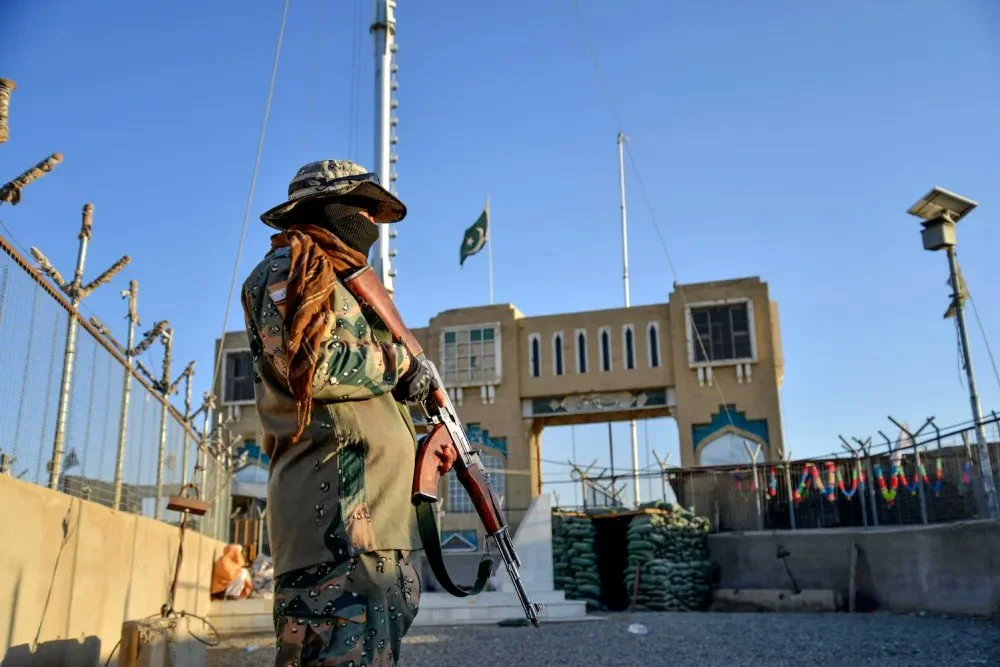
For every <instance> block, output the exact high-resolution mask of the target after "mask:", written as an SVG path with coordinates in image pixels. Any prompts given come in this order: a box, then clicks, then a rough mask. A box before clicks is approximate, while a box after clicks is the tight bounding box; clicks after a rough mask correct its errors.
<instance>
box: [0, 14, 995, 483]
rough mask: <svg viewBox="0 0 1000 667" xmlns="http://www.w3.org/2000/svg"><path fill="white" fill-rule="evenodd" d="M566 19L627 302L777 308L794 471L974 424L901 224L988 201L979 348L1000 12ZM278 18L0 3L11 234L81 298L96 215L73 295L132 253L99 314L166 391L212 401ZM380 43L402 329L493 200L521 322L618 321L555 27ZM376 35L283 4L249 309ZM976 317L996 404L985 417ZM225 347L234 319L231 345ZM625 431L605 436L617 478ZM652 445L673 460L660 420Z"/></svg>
mask: <svg viewBox="0 0 1000 667" xmlns="http://www.w3.org/2000/svg"><path fill="white" fill-rule="evenodd" d="M418 6H419V11H418V10H417V8H418ZM580 7H581V11H582V13H583V15H584V17H585V20H586V22H587V25H588V27H589V30H590V34H591V36H592V39H593V41H594V43H595V45H596V49H597V51H598V54H599V58H600V60H601V64H602V67H603V69H604V72H605V75H606V77H607V78H608V81H609V86H610V90H611V94H612V96H613V97H614V99H615V103H616V105H617V107H618V109H619V112H620V115H621V117H622V122H623V124H624V126H625V127H624V129H625V132H626V133H627V134H628V135H629V136H630V138H631V144H630V145H631V150H632V153H633V155H634V157H635V160H636V164H637V167H638V174H637V173H636V172H635V170H634V169H632V167H631V165H629V166H628V167H627V172H626V178H627V181H628V185H627V187H628V193H629V194H628V203H629V220H630V225H629V232H630V238H629V242H630V251H631V252H630V269H631V275H632V299H633V303H634V304H637V305H638V304H645V303H655V302H662V301H664V300H666V298H667V296H668V294H669V292H670V290H671V284H672V282H673V281H675V280H678V281H680V282H682V283H686V282H697V281H704V280H712V279H724V278H732V277H739V276H745V275H759V276H760V277H761V278H762V279H764V280H765V281H767V283H768V284H769V286H770V290H771V295H772V298H773V299H775V300H776V301H778V303H779V305H780V309H781V327H782V338H783V343H784V354H785V360H786V369H785V384H784V389H783V409H784V415H783V416H784V434H785V442H786V447H787V448H790V449H791V450H793V452H794V453H795V454H796V455H797V456H806V455H813V454H815V455H819V454H821V453H825V452H829V451H832V450H835V449H837V448H838V442H837V439H836V434H837V433H845V434H854V435H859V436H864V435H869V434H875V432H876V430H877V429H883V430H886V429H887V427H888V428H891V424H889V422H888V421H887V420H886V415H887V414H893V415H896V416H897V418H899V419H906V420H908V421H909V422H910V423H911V424H912V423H920V422H921V421H922V420H923V418H924V417H927V416H930V415H934V416H936V417H937V419H938V422H939V423H940V424H950V423H955V422H960V421H965V420H967V419H968V418H969V417H970V414H969V408H968V401H967V397H966V393H965V389H964V384H963V383H962V382H961V381H960V376H959V373H960V371H959V366H958V357H957V354H958V352H957V345H956V338H955V331H954V327H953V325H952V323H951V321H945V320H942V319H941V315H942V314H943V312H944V310H945V308H946V307H947V294H948V291H947V288H946V287H945V284H944V281H945V279H946V277H947V264H946V261H945V257H944V255H943V254H931V253H927V252H924V251H923V250H922V249H921V243H920V237H919V233H918V230H919V225H918V223H917V222H916V221H915V220H913V219H911V218H909V217H908V216H907V215H906V209H907V208H908V207H909V205H910V204H911V203H912V202H913V201H914V200H916V199H917V198H918V197H919V196H920V195H922V194H924V193H925V192H926V191H927V190H928V189H929V188H930V187H932V186H934V185H941V186H943V187H946V188H949V189H953V190H956V191H958V192H960V193H962V194H965V195H967V196H969V197H972V198H973V199H976V200H978V201H979V202H980V208H979V209H978V210H977V211H976V212H975V213H974V214H973V215H971V216H970V217H969V218H968V219H967V220H966V221H963V222H962V223H961V225H960V229H959V241H960V245H959V248H958V251H959V258H960V261H961V262H962V266H963V268H964V273H965V276H966V278H967V280H968V281H969V284H970V286H971V288H972V290H973V294H974V296H975V297H976V302H977V305H978V307H979V311H980V314H981V315H982V317H983V323H984V325H985V328H986V331H987V332H996V331H1000V309H998V306H1000V296H998V292H997V289H996V288H995V287H994V284H995V283H994V281H995V277H996V272H995V267H996V261H997V255H996V252H997V250H996V249H997V248H998V247H1000V215H998V212H997V211H998V209H1000V191H998V190H997V187H996V184H997V183H998V182H1000V161H998V160H997V157H996V156H997V155H998V154H1000V134H998V131H997V129H996V125H997V123H996V119H997V118H998V117H1000V10H998V9H997V8H996V7H995V6H992V4H991V3H989V2H987V1H986V0H983V1H981V2H950V3H946V2H922V1H912V2H906V3H901V2H900V3H863V2H847V1H845V2H840V3H799V2H754V3H747V2H736V1H732V2H714V3H695V2H671V3H666V2H655V1H647V2H631V1H628V2H620V3H603V2H602V3H599V2H595V1H587V0H581V1H580ZM281 11H282V3H281V2H279V1H277V0H273V1H271V2H253V3H246V2H235V1H227V2H213V3H204V2H201V3H194V2H187V1H179V2H175V3H128V2H123V1H120V0H115V1H109V2H104V3H100V9H95V8H93V7H89V6H87V3H77V2H69V1H68V0H61V1H56V0H52V1H50V2H45V3H28V2H23V1H22V2H16V1H13V0H7V1H6V2H5V3H4V12H3V13H4V20H3V21H2V22H0V63H3V67H2V70H3V71H2V72H0V75H2V76H5V77H9V78H13V79H15V80H16V81H17V83H18V89H17V91H16V92H15V93H14V98H13V102H12V120H11V139H10V142H9V143H8V144H6V145H4V146H2V147H0V167H2V171H3V176H2V179H3V180H6V179H8V178H11V177H13V176H14V175H16V174H17V173H19V172H20V171H21V170H22V169H23V168H25V167H27V166H28V165H29V164H33V163H34V162H36V161H37V160H39V159H41V158H42V157H44V156H46V155H47V154H48V153H50V152H52V151H57V150H58V151H61V152H63V153H64V154H65V161H64V163H63V164H62V165H60V166H59V167H58V168H57V170H56V172H55V173H53V174H52V175H50V176H48V177H46V179H44V180H43V181H41V182H39V183H37V184H35V185H33V186H31V187H30V188H29V189H28V190H26V191H25V195H24V202H23V203H22V204H21V205H19V206H18V207H6V206H5V207H3V208H2V209H0V220H3V221H4V223H5V224H6V225H7V227H8V228H9V229H10V230H11V231H12V232H13V233H14V235H15V238H16V239H17V240H18V241H19V242H20V243H21V244H23V245H25V246H29V245H38V246H40V247H41V248H42V249H43V250H44V251H45V252H46V253H47V254H48V255H49V256H50V258H52V259H53V261H54V262H55V263H56V265H57V266H59V267H60V268H62V269H63V271H64V273H72V268H71V267H72V265H73V262H74V260H75V253H76V239H75V232H76V229H77V226H78V224H79V212H80V208H81V206H82V205H83V204H84V203H85V202H93V203H94V206H95V227H94V240H93V244H92V246H91V251H90V254H89V258H88V266H89V267H90V269H89V270H88V272H87V273H88V276H93V275H95V274H96V272H97V271H99V270H103V269H104V268H105V267H106V266H107V265H109V264H110V263H111V262H113V261H114V260H115V259H117V258H118V257H119V256H120V255H121V254H123V253H125V252H127V253H129V254H131V256H132V258H133V262H132V265H131V266H130V267H129V268H128V269H127V270H126V271H125V272H124V273H123V274H122V275H121V277H120V278H118V279H116V281H115V283H114V286H113V288H103V289H102V291H99V292H97V293H95V294H94V295H93V296H92V297H90V298H89V299H88V300H87V302H86V308H87V310H88V311H89V312H91V313H94V314H97V315H98V316H99V317H101V318H102V319H103V320H105V321H106V322H112V323H113V326H114V327H115V330H116V331H117V333H119V334H120V335H123V334H124V331H123V328H124V321H123V320H121V319H119V314H120V313H121V309H122V305H123V304H122V302H121V301H120V299H119V297H118V291H119V290H120V289H121V288H123V287H125V286H126V285H127V280H128V279H129V278H136V279H138V280H139V282H140V299H139V308H140V314H141V316H142V317H143V324H144V325H151V324H152V322H153V321H154V320H157V319H161V318H168V319H170V321H171V322H172V324H173V325H174V327H175V331H176V334H175V350H176V351H175V359H176V366H177V369H176V370H177V371H180V370H181V368H183V364H184V363H186V361H187V360H189V359H196V360H197V361H198V376H197V380H198V387H199V390H201V389H203V388H205V387H206V386H207V384H208V382H209V378H210V375H211V368H212V359H211V346H212V341H213V340H214V339H215V338H216V337H217V336H218V335H219V333H220V331H221V328H222V324H223V323H222V313H223V309H224V307H225V299H226V295H227V292H228V288H229V282H230V277H231V274H232V270H233V262H234V259H235V252H236V244H237V241H238V239H239V234H240V225H241V223H242V219H243V212H244V207H245V206H246V198H247V192H248V188H249V180H250V175H251V170H252V166H253V159H254V155H255V150H256V145H257V138H258V132H259V127H260V122H261V116H262V113H263V107H264V99H265V94H266V91H267V83H268V77H269V75H270V69H271V63H272V58H273V53H274V46H275V41H276V38H277V32H278V26H279V22H280V18H281ZM397 17H398V42H399V45H400V50H399V66H400V70H399V81H400V89H399V101H400V105H399V117H400V124H399V132H398V134H399V137H400V143H399V154H400V162H399V165H398V171H399V175H400V180H399V191H400V194H401V196H402V197H403V198H404V200H405V201H406V202H407V205H408V207H409V210H410V214H409V216H408V218H407V220H406V221H405V222H404V223H403V225H401V226H400V228H399V237H398V239H397V242H398V243H397V248H398V250H399V256H398V258H397V259H398V262H397V266H398V270H399V276H398V278H397V283H398V284H397V300H398V303H399V306H400V308H401V310H402V312H403V313H404V315H405V316H406V318H407V319H408V320H409V321H410V322H411V323H413V325H414V326H422V325H424V324H425V323H426V322H427V320H428V318H429V317H430V316H432V315H433V314H434V313H436V312H438V311H440V310H443V309H446V308H454V307H461V306H471V305H477V304H482V303H485V301H486V300H487V296H488V294H487V283H486V262H485V259H486V257H485V254H484V255H481V256H479V257H474V258H472V259H471V260H470V261H469V262H467V263H466V266H465V268H464V269H460V268H459V265H458V245H459V242H460V240H461V232H462V230H463V229H464V228H465V227H466V226H468V225H469V224H471V223H472V222H473V221H474V220H475V218H476V216H477V215H478V213H479V211H480V208H481V206H482V203H483V200H484V198H485V196H486V195H487V194H489V196H490V204H491V214H492V221H493V225H494V230H493V235H494V238H495V241H496V245H495V247H494V251H493V252H494V259H495V262H496V267H495V280H496V297H497V300H498V301H509V302H513V303H515V304H516V305H517V306H518V308H520V309H521V311H522V312H524V313H526V314H529V315H535V314H545V313H551V312H560V311H568V310H582V309H596V308H607V307H614V306H618V305H620V304H621V299H622V296H621V281H620V275H621V258H620V252H621V251H620V230H619V220H618V191H617V187H618V183H617V155H616V149H615V134H616V132H617V130H618V128H617V127H616V124H615V122H614V120H613V118H612V115H611V112H610V111H609V108H608V105H607V102H606V100H605V98H604V93H603V92H602V89H601V87H600V84H599V81H598V78H597V75H596V72H595V69H594V67H593V64H592V62H591V60H590V56H589V54H588V52H587V50H586V46H585V43H584V41H583V39H582V37H581V33H580V30H579V28H578V25H577V22H576V19H575V17H574V15H573V8H572V4H571V3H570V1H569V0H559V1H552V2H527V1H525V0H521V1H518V2H510V3H503V4H501V5H497V4H495V3H486V4H480V5H478V6H477V4H476V3H462V4H461V5H459V4H458V3H445V2H422V3H419V4H418V3H415V2H413V1H412V0H403V1H402V2H400V3H399V8H398V12H397ZM370 19H371V3H370V2H361V1H360V0H351V1H348V2H337V3H334V2H320V1H319V0H293V1H292V4H291V10H290V14H289V19H288V25H287V29H286V37H285V47H284V50H283V52H282V55H281V62H280V67H279V71H278V80H277V86H276V89H275V97H274V103H273V107H272V111H271V118H270V122H269V126H268V131H267V138H266V142H265V146H264V153H263V161H262V164H261V169H260V175H259V180H258V182H257V187H256V193H255V197H254V200H253V204H252V208H251V210H252V217H251V220H250V228H249V232H248V236H247V241H246V248H245V251H244V253H243V257H242V259H241V263H240V279H241V280H242V277H243V275H244V274H245V273H246V272H247V271H248V270H249V268H250V267H251V266H252V264H253V263H254V262H256V261H257V259H258V258H259V257H260V256H261V255H262V253H263V252H264V251H265V249H266V247H267V238H268V232H269V230H268V229H267V228H265V227H264V226H263V225H261V224H260V223H259V221H258V219H257V216H258V215H259V213H260V212H261V211H263V210H265V209H266V208H268V207H269V206H271V205H273V204H274V203H277V202H279V201H281V200H282V199H283V198H284V194H285V188H286V186H287V182H288V179H289V177H290V176H291V175H292V173H294V171H295V169H296V168H297V167H298V166H299V165H300V164H301V163H303V162H305V161H308V160H312V159H318V158H325V157H340V156H348V157H351V158H354V159H356V160H359V161H361V162H363V163H365V164H369V165H370V164H371V163H372V160H371V153H372V134H373V129H372V124H373V122H372V105H373V98H374V93H373V84H372V45H371V38H370V36H369V34H368V31H367V28H368V24H369V23H370ZM949 40H951V41H949ZM355 63H356V64H355ZM355 79H356V80H357V82H356V83H355ZM355 107H356V110H355V111H353V113H352V109H355ZM637 176H641V178H642V181H643V182H644V183H645V185H646V187H647V188H648V191H649V195H650V199H651V203H652V209H653V211H654V213H655V216H656V220H657V221H658V223H659V225H660V228H661V231H662V233H663V236H664V238H665V240H666V244H667V248H668V250H669V253H670V256H671V258H672V260H673V263H674V266H675V267H676V271H677V273H676V275H675V274H674V273H673V272H672V271H671V270H670V268H669V265H668V263H667V262H666V259H665V255H664V251H663V248H662V246H661V244H660V242H659V240H658V237H657V235H656V232H655V229H654V225H653V218H652V216H651V215H650V213H649V209H647V206H646V203H645V201H644V199H643V198H642V195H641V192H640V190H639V187H638V180H637ZM990 267H994V268H993V269H991V268H990ZM434 285H438V286H439V287H432V286H434ZM440 286H446V287H440ZM969 315H970V318H969V319H970V325H971V336H972V343H973V352H974V354H975V359H976V361H977V364H978V366H977V369H978V382H979V388H980V393H981V395H982V400H983V405H984V408H985V409H987V410H990V409H993V408H1000V390H998V386H997V381H996V380H995V379H994V377H993V373H992V371H991V368H990V365H989V359H988V357H987V355H986V349H985V346H984V343H983V337H982V336H981V334H980V333H979V330H978V328H977V327H976V325H975V319H974V318H973V317H972V312H971V309H970V311H969ZM241 324H242V323H241V315H240V313H239V305H238V302H234V303H233V307H232V316H231V318H230V322H229V328H235V327H238V326H241ZM998 352H1000V350H998ZM887 432H889V431H887ZM892 432H893V433H894V432H895V430H894V429H892ZM627 433H628V427H627V425H625V424H620V425H617V426H616V427H615V438H616V442H617V443H618V444H617V447H616V457H615V458H616V464H617V465H618V466H621V464H622V463H621V462H625V461H626V460H627V458H628V445H627ZM640 438H644V433H643V431H642V430H640ZM649 438H650V441H651V442H652V444H653V446H655V447H656V448H657V449H658V450H660V451H671V450H676V428H675V427H674V425H673V423H672V422H670V421H669V420H666V421H661V422H656V423H653V424H651V425H650V426H649ZM576 442H577V445H576V446H577V455H578V458H580V459H587V460H589V459H591V458H598V459H601V460H602V461H605V462H606V459H607V447H606V429H605V427H603V426H595V427H590V428H578V429H576ZM569 443H570V433H569V430H568V429H558V430H557V429H553V430H550V431H547V432H546V441H545V444H546V450H545V454H544V455H545V456H546V458H553V459H565V458H567V457H568V455H569V453H570V445H569ZM643 448H644V445H643V440H642V439H641V440H640V449H643ZM677 456H678V455H677V454H676V453H675V454H674V460H676V459H677ZM642 458H643V459H645V454H643V456H642ZM643 463H645V461H643ZM550 471H553V472H552V474H553V475H556V476H558V475H559V474H561V473H560V472H559V471H558V470H557V469H550Z"/></svg>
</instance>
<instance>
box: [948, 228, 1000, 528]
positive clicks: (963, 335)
mask: <svg viewBox="0 0 1000 667" xmlns="http://www.w3.org/2000/svg"><path fill="white" fill-rule="evenodd" d="M948 269H949V271H950V272H951V286H952V295H951V298H952V307H953V308H954V309H955V319H956V320H957V321H958V335H959V338H960V339H961V341H962V359H963V361H964V362H965V377H966V379H967V380H968V381H969V403H970V404H971V405H972V418H973V419H974V420H975V422H976V442H977V444H978V445H979V476H980V477H981V478H982V480H983V495H984V496H985V498H986V516H988V517H989V518H991V519H995V518H997V517H998V516H1000V507H998V506H997V489H996V484H995V483H994V480H993V465H992V464H991V463H990V449H989V444H988V441H987V440H986V428H985V426H983V408H982V406H981V405H980V404H979V393H978V392H977V391H976V375H975V373H974V372H973V370H972V352H971V351H970V350H969V334H968V332H967V331H966V329H965V307H964V306H965V304H963V303H962V300H963V294H962V287H963V285H962V283H961V282H960V281H961V278H959V274H958V260H957V259H955V246H954V245H949V246H948Z"/></svg>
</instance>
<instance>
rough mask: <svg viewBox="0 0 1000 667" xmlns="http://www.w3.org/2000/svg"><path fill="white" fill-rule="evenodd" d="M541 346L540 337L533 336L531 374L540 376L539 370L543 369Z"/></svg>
mask: <svg viewBox="0 0 1000 667" xmlns="http://www.w3.org/2000/svg"><path fill="white" fill-rule="evenodd" d="M540 348H541V345H540V344H539V342H538V339H537V338H533V339H532V340H531V374H532V375H533V376H534V377H538V376H539V374H540V373H539V371H540V370H541V363H542V359H541V357H542V350H541V349H540Z"/></svg>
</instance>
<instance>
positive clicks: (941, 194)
mask: <svg viewBox="0 0 1000 667" xmlns="http://www.w3.org/2000/svg"><path fill="white" fill-rule="evenodd" d="M976 206H977V204H976V202H974V201H972V200H971V199H966V198H965V197H962V196H961V195H957V194H955V193H953V192H949V191H947V190H944V189H942V188H934V189H933V190H931V191H930V192H929V193H927V195H925V196H924V197H923V198H922V199H920V200H919V201H918V202H917V203H916V204H914V205H913V206H912V207H910V210H909V211H908V213H909V214H910V215H914V216H916V217H918V218H921V219H922V220H923V222H922V223H921V225H922V226H923V230H922V231H921V237H922V238H923V243H924V250H932V251H934V250H945V251H946V252H947V254H948V269H949V273H950V275H951V287H952V297H951V298H952V305H951V308H950V309H949V310H948V312H947V313H945V317H948V316H949V315H950V314H951V313H952V312H953V311H954V314H955V319H956V321H957V322H958V335H959V338H960V340H961V343H962V356H963V360H964V361H965V376H966V378H967V379H968V382H969V403H971V405H972V418H973V420H974V422H975V425H976V441H977V443H978V445H979V476H980V477H981V478H982V484H983V496H984V500H985V503H986V516H987V517H988V518H990V519H995V518H997V517H998V516H1000V508H998V506H997V489H996V482H995V480H994V479H993V466H992V464H991V463H990V450H989V444H988V443H987V441H986V429H985V428H984V426H983V411H982V407H980V405H979V395H978V394H977V393H976V376H975V373H974V372H973V370H972V352H971V350H970V349H969V336H968V333H967V332H966V329H965V312H964V308H963V303H962V302H963V297H964V292H965V289H964V285H963V283H962V280H961V277H960V276H959V271H958V260H957V259H956V258H955V245H956V244H957V239H956V234H955V226H956V224H957V223H958V221H959V220H961V219H962V218H964V217H965V216H966V215H968V213H969V212H970V211H972V210H973V209H974V208H976Z"/></svg>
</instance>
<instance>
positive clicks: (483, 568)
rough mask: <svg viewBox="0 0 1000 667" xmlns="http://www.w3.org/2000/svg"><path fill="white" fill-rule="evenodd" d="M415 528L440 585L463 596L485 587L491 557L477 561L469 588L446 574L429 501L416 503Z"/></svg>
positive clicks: (489, 570) (491, 568)
mask: <svg viewBox="0 0 1000 667" xmlns="http://www.w3.org/2000/svg"><path fill="white" fill-rule="evenodd" d="M417 528H418V529H419V530H420V540H421V542H423V544H424V553H426V554H427V562H428V563H430V566H431V571H432V572H433V573H434V577H435V578H436V579H437V580H438V583H439V584H441V587H442V588H444V589H445V590H446V591H448V592H449V593H451V594H452V595H454V596H455V597H459V598H464V597H468V596H470V595H479V593H481V592H482V590H483V588H485V587H486V580H487V579H489V577H490V573H491V572H492V571H493V559H492V558H489V557H486V558H484V559H483V560H482V561H480V562H479V571H478V572H477V573H476V583H474V584H473V585H472V587H471V588H466V587H464V586H459V585H458V584H456V583H455V582H453V581H452V580H451V577H450V576H448V569H447V568H446V567H445V565H444V555H443V554H442V552H441V536H440V534H439V533H438V528H437V521H435V520H434V511H433V509H431V504H430V503H424V502H422V503H419V504H417Z"/></svg>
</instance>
